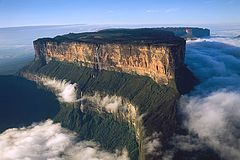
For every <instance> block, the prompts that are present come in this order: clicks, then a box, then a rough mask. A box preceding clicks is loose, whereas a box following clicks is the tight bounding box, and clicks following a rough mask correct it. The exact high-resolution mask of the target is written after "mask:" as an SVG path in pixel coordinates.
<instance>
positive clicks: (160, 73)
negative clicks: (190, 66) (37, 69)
mask: <svg viewBox="0 0 240 160" xmlns="http://www.w3.org/2000/svg"><path fill="white" fill-rule="evenodd" d="M97 33H98V32H97ZM94 38H96V37H94ZM159 39H161V37H159ZM103 41H104V40H103ZM129 41H130V42H129V43H122V42H119V41H114V43H107V42H105V43H101V42H96V43H95V42H93V43H91V42H79V41H70V42H68V41H62V42H58V41H56V40H55V39H39V40H36V41H35V42H34V48H35V52H36V56H35V60H38V59H41V60H43V61H44V62H45V63H48V62H49V61H51V60H52V59H54V60H59V61H67V62H76V63H79V64H80V65H83V66H87V67H91V68H96V69H104V70H108V71H118V72H126V73H135V74H138V75H143V76H149V77H151V78H152V79H153V80H154V81H156V82H157V83H165V84H166V83H168V81H169V80H170V79H173V78H174V77H175V74H176V73H175V72H176V69H177V68H181V66H182V65H183V62H184V52H185V41H184V40H183V39H181V38H180V39H179V40H178V41H176V42H175V41H174V42H166V43H164V42H159V43H158V42H153V43H150V42H139V43H133V42H131V41H132V40H131V39H130V40H129Z"/></svg>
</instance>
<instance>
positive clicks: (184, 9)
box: [0, 0, 240, 27]
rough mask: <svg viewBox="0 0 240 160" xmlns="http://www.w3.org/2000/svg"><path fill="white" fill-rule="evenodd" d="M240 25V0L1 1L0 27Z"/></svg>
mask: <svg viewBox="0 0 240 160" xmlns="http://www.w3.org/2000/svg"><path fill="white" fill-rule="evenodd" d="M223 23H224V24H227V23H231V24H232V23H236V24H240V0H0V27H10V26H29V25H30V26H32V25H59V24H185V25H186V24H192V25H198V24H223Z"/></svg>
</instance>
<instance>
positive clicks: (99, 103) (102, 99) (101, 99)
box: [81, 92, 127, 113]
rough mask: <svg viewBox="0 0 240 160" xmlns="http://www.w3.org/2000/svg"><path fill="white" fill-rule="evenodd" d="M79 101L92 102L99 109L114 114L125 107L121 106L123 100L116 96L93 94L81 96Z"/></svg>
mask: <svg viewBox="0 0 240 160" xmlns="http://www.w3.org/2000/svg"><path fill="white" fill-rule="evenodd" d="M81 100H88V101H90V102H92V103H93V104H94V105H95V106H96V107H98V108H99V109H103V110H105V111H107V112H109V113H116V112H118V111H119V110H126V108H127V106H125V105H124V104H123V99H122V98H121V97H118V96H109V95H106V96H101V95H100V94H99V93H97V92H96V93H95V94H94V95H93V96H83V97H82V98H81Z"/></svg>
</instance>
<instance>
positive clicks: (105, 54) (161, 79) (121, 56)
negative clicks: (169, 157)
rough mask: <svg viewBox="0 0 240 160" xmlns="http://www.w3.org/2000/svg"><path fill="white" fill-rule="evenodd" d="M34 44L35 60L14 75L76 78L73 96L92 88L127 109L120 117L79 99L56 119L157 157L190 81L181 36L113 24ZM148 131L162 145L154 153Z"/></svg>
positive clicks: (132, 152)
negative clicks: (149, 149)
mask: <svg viewBox="0 0 240 160" xmlns="http://www.w3.org/2000/svg"><path fill="white" fill-rule="evenodd" d="M34 47H35V52H36V56H35V61H34V62H33V63H31V64H30V65H28V66H26V67H25V68H23V69H22V70H21V72H20V75H22V76H24V77H26V78H29V79H31V76H28V75H38V76H47V77H50V78H57V79H60V80H67V81H71V82H72V83H77V84H78V91H79V93H78V96H81V94H82V93H83V94H84V95H92V94H94V93H96V92H98V93H101V94H105V95H110V96H118V97H122V98H123V99H126V100H127V101H128V102H129V105H130V106H131V110H133V112H129V114H127V116H125V117H124V113H121V112H120V111H118V113H112V114H110V113H104V112H96V111H93V110H81V109H79V107H80V104H79V103H74V104H71V105H70V106H69V104H61V106H62V107H61V110H60V111H59V113H58V115H57V116H56V117H55V121H56V122H61V123H62V125H63V126H64V127H67V128H69V129H72V130H75V131H76V132H78V133H79V135H80V137H83V138H85V139H93V140H95V141H98V142H100V143H101V144H102V146H103V147H104V148H105V149H108V150H110V151H114V150H115V149H122V148H124V147H126V148H127V150H128V152H129V156H130V158H131V159H133V160H135V159H140V160H144V159H161V157H162V154H161V153H162V152H161V150H164V145H165V144H166V142H167V140H168V138H169V137H170V136H171V135H172V134H173V133H174V131H175V126H176V116H175V115H176V103H177V101H178V99H179V96H180V94H181V93H186V92H187V91H189V90H190V89H191V88H192V87H193V85H194V84H195V83H196V79H195V78H194V76H193V75H192V74H191V72H190V71H189V70H188V69H187V67H186V66H185V65H184V55H185V40H184V39H182V38H178V37H176V36H174V35H173V33H171V32H165V31H162V30H159V29H136V30H122V29H121V30H115V29H114V30H103V31H100V32H94V33H81V34H69V35H64V36H58V37H55V38H53V39H50V38H47V39H39V40H37V41H35V42H34ZM80 91H81V93H80ZM128 117H132V118H131V119H128ZM99 126H101V127H99ZM106 130H107V132H106ZM153 134H157V135H159V137H158V139H159V140H160V143H161V144H162V145H163V147H161V146H157V148H156V151H154V153H155V152H158V153H159V154H152V153H148V152H147V149H146V139H147V137H151V136H152V135H153ZM115 135H118V137H120V138H116V136H115ZM109 138H110V139H109ZM110 142H111V143H110Z"/></svg>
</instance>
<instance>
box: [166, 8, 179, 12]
mask: <svg viewBox="0 0 240 160" xmlns="http://www.w3.org/2000/svg"><path fill="white" fill-rule="evenodd" d="M177 11H179V8H168V9H166V10H165V12H166V13H175V12H177Z"/></svg>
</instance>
